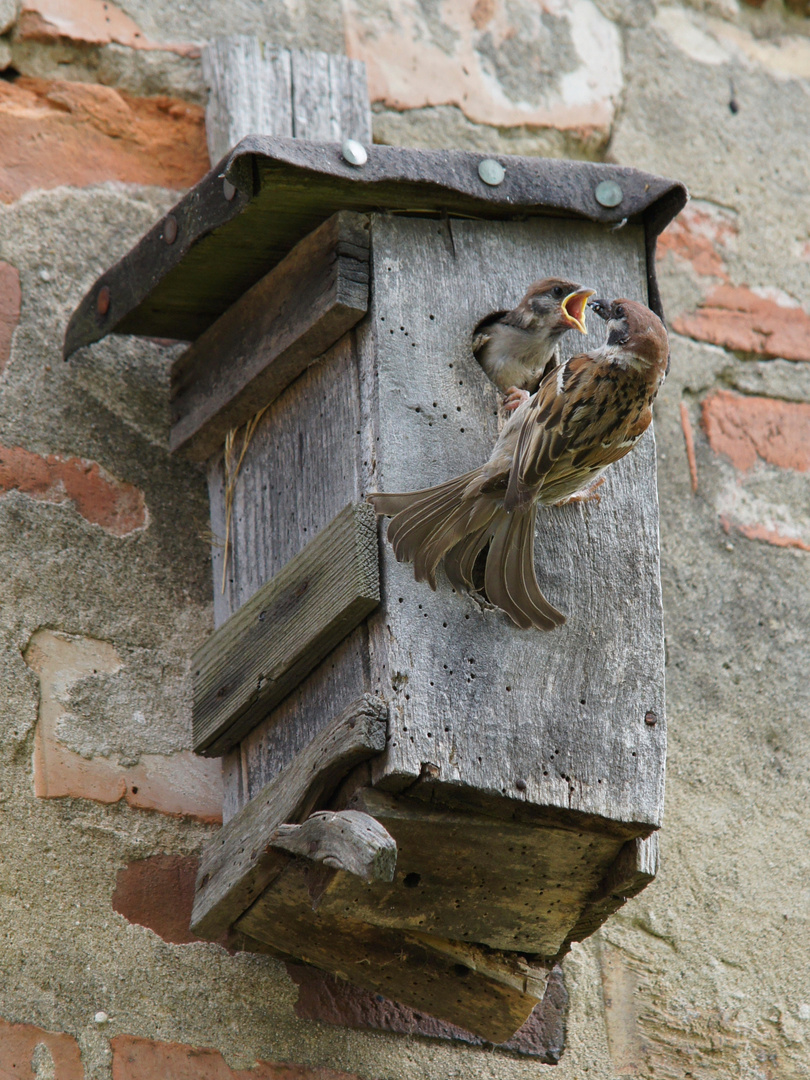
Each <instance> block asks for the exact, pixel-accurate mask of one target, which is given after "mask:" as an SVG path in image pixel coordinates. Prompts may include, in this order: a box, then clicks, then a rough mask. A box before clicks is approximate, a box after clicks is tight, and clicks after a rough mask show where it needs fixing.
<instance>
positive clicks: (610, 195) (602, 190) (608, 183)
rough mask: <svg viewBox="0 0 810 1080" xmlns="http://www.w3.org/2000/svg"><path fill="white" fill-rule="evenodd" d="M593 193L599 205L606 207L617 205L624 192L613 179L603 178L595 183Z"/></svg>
mask: <svg viewBox="0 0 810 1080" xmlns="http://www.w3.org/2000/svg"><path fill="white" fill-rule="evenodd" d="M594 195H595V197H596V201H597V202H598V203H599V205H600V206H606V207H611V206H618V205H619V203H620V202H621V201H622V199H623V198H624V192H623V191H622V189H621V188H620V187H619V185H618V184H617V183H616V181H615V180H603V181H602V183H601V184H597V185H596V190H595V191H594Z"/></svg>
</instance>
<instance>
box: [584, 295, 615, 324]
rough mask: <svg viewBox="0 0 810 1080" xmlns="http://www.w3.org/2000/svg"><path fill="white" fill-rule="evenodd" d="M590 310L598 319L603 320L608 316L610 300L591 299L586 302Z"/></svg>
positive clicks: (606, 319)
mask: <svg viewBox="0 0 810 1080" xmlns="http://www.w3.org/2000/svg"><path fill="white" fill-rule="evenodd" d="M588 307H589V308H590V309H591V311H595V312H596V314H597V315H598V316H599V318H600V319H604V320H605V322H607V321H608V319H609V318H610V302H609V301H607V300H599V299H596V300H591V302H590V303H589V304H588Z"/></svg>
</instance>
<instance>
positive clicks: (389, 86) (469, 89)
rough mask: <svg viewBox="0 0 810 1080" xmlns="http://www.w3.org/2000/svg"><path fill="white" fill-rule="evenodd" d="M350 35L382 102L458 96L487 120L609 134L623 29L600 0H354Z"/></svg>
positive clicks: (412, 105)
mask: <svg viewBox="0 0 810 1080" xmlns="http://www.w3.org/2000/svg"><path fill="white" fill-rule="evenodd" d="M346 43H347V51H348V53H349V55H350V56H353V57H356V58H357V59H360V60H363V61H365V63H366V67H367V70H368V80H369V94H370V97H371V100H372V101H373V102H381V103H384V104H385V105H387V106H388V107H390V108H394V109H399V110H408V109H418V108H424V107H427V106H441V105H455V106H457V107H458V108H460V109H461V110H462V112H463V113H464V115H465V116H466V117H467V118H468V119H470V120H472V121H474V122H476V123H481V124H489V125H494V126H500V127H514V126H517V125H526V126H529V127H537V128H558V129H562V130H578V131H582V132H583V133H588V134H590V133H592V132H593V131H594V129H600V130H602V131H604V132H605V133H607V132H608V131H609V129H610V125H611V123H612V120H613V116H614V112H615V108H616V102H617V99H618V96H619V93H620V91H621V88H622V71H621V41H620V37H619V32H618V30H617V29H616V27H615V26H614V25H613V24H612V23H611V22H610V21H609V20H608V19H606V18H605V17H604V16H603V15H601V14H600V12H599V11H598V10H597V8H596V7H595V6H594V4H593V3H592V2H591V0H572V2H571V3H569V4H563V3H560V2H551V0H549V2H547V3H545V4H543V5H540V4H537V3H529V2H526V0H478V2H477V3H476V4H473V5H471V4H469V3H467V2H466V0H444V2H441V3H436V4H431V5H427V4H419V3H417V2H416V0H393V2H392V4H391V5H390V6H389V8H388V9H387V10H386V11H385V12H384V13H379V12H378V11H377V10H376V9H375V8H371V7H369V6H368V5H366V4H364V3H363V0H347V6H346ZM518 72H520V76H519V78H518V75H517V73H518ZM428 75H429V77H428Z"/></svg>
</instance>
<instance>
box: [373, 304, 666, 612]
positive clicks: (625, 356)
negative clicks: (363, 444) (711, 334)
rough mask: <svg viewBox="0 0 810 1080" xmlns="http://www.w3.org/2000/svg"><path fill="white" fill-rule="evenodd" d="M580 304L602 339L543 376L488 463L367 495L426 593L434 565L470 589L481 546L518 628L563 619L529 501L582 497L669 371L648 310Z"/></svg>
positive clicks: (490, 586)
mask: <svg viewBox="0 0 810 1080" xmlns="http://www.w3.org/2000/svg"><path fill="white" fill-rule="evenodd" d="M590 306H591V307H592V308H593V309H594V310H595V311H596V313H597V314H598V315H600V316H601V317H602V318H603V319H605V320H606V321H607V323H608V328H607V329H608V336H607V341H606V342H605V344H604V345H602V346H601V347H600V348H598V349H596V350H595V351H594V352H592V353H587V354H583V355H581V356H574V357H572V358H571V359H570V360H568V361H567V362H566V363H564V364H562V365H559V366H558V367H555V368H554V369H553V370H552V371H549V372H548V373H547V374H546V375H545V377H544V378H543V380H542V381H541V383H540V387H539V389H538V391H537V393H536V394H535V395H534V396H533V397H531V398H530V399H529V400H528V401H525V402H523V404H522V405H521V406H520V407H519V408H518V409H517V410H516V412H515V413H513V415H512V416H511V417H510V418H509V420H508V422H507V424H506V426H505V427H504V429H503V431H502V432H501V435H500V438H499V439H498V442H497V443H496V444H495V448H494V450H493V451H492V454H491V456H490V458H489V460H488V461H487V462H485V463H484V464H483V465H481V466H480V467H479V468H477V469H473V470H472V471H471V472H468V473H465V474H464V475H463V476H457V477H454V478H453V479H452V480H447V481H446V482H445V483H443V484H438V485H437V486H436V487H432V488H427V489H426V490H424V491H413V492H408V493H405V494H397V495H388V494H383V493H379V494H373V495H369V496H368V498H369V501H370V502H371V503H372V505H373V506H374V509H375V510H376V511H377V513H378V514H382V515H385V516H389V517H392V518H393V520H392V521H391V523H390V525H389V527H388V539H389V540H390V541H391V544H392V546H393V548H394V554H395V555H396V557H397V559H398V560H399V561H400V562H413V568H414V576H415V577H416V580H417V581H427V582H428V583H429V585H430V586H431V588H433V589H435V588H436V577H435V574H436V568H437V567H438V565H439V563H440V562H442V561H443V562H444V569H445V572H446V573H447V577H448V578H449V580H450V581H451V583H452V584H453V585H454V586H455V587H456V588H458V589H467V590H469V589H474V587H475V586H474V581H473V569H474V566H475V562H476V559H477V557H478V555H479V554H480V553H481V552H482V551H483V550H484V548H485V547H486V545H487V544H489V551H488V552H487V555H486V568H485V571H484V590H485V592H486V595H487V598H488V600H489V601H490V602H491V603H492V604H495V605H496V606H497V607H499V608H501V609H502V610H503V611H504V612H506V614H507V615H508V616H509V617H510V618H511V619H512V621H513V622H514V623H516V625H517V626H519V627H521V628H524V629H527V628H528V627H530V626H534V627H537V628H538V629H541V630H551V629H553V628H554V627H555V626H559V625H561V624H562V623H563V622H565V616H564V615H563V614H562V613H561V612H559V611H557V609H556V608H554V607H552V605H551V604H550V603H549V602H548V601H547V600H546V598H545V597H544V596H543V594H542V593H541V591H540V587H539V585H538V583H537V579H536V577H535V573H534V526H535V516H536V511H537V504H538V503H542V504H543V505H548V504H550V503H560V502H565V501H567V500H568V499H571V498H572V497H574V496H576V495H578V494H579V493H581V492H583V491H586V490H587V489H589V488H591V487H592V486H593V485H594V483H595V482H596V481H597V479H598V477H599V476H600V474H601V473H602V472H603V471H604V469H606V468H607V466H608V465H610V464H611V463H612V462H614V461H618V460H619V458H622V457H624V455H625V454H626V453H628V452H629V451H630V450H631V449H632V448H633V446H634V445H635V444H636V442H637V441H638V439H639V438H640V437H641V435H642V434H643V433H644V432H645V431H646V429H647V427H648V426H649V424H650V421H651V419H652V403H653V401H654V400H655V397H656V394H657V393H658V390H659V388H660V386H661V384H662V382H663V381H664V376H665V374H666V370H667V363H668V355H669V349H668V341H667V333H666V330H665V329H664V326H663V324H662V322H661V320H660V319H659V318H658V316H657V315H655V314H654V313H653V312H652V311H650V309H649V308H647V307H645V306H644V305H643V304H639V303H637V302H635V301H633V300H615V301H614V302H613V303H612V304H609V303H606V302H605V301H602V300H596V301H591V304H590Z"/></svg>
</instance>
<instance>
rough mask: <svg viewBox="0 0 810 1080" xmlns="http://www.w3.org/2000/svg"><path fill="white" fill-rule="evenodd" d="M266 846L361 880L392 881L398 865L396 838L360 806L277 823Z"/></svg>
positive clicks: (325, 811) (320, 812) (323, 811)
mask: <svg viewBox="0 0 810 1080" xmlns="http://www.w3.org/2000/svg"><path fill="white" fill-rule="evenodd" d="M267 846H268V847H271V848H278V849H279V850H280V851H286V852H287V853H288V854H289V855H297V856H298V857H299V858H302V859H309V860H310V861H311V862H317V863H321V864H322V865H323V866H327V867H329V868H330V869H332V870H340V871H343V872H344V873H347V874H353V875H354V876H355V877H358V878H360V880H361V881H364V882H369V881H389V882H390V881H393V880H394V874H395V873H396V868H397V845H396V841H395V840H394V838H393V837H392V836H391V835H390V834H389V833H388V832H386V830H385V829H384V828H383V826H382V825H381V824H380V823H379V821H375V819H374V818H373V817H370V816H369V815H368V814H364V813H362V811H360V810H338V811H333V810H321V811H319V812H318V813H317V814H311V815H310V816H309V817H308V818H307V820H306V821H304V822H302V823H301V824H300V825H279V827H278V828H277V829H276V830H275V831H274V833H273V835H272V836H271V837H270V839H269V840H268V842H267Z"/></svg>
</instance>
